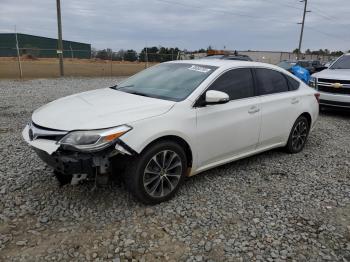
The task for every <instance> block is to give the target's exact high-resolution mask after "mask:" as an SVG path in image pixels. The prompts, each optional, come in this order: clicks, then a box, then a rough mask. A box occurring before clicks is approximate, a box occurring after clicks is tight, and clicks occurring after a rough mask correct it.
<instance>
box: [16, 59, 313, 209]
mask: <svg viewBox="0 0 350 262" xmlns="http://www.w3.org/2000/svg"><path fill="white" fill-rule="evenodd" d="M318 99H319V94H318V93H317V92H316V91H315V90H314V89H312V88H310V87H308V86H307V85H306V84H304V83H303V82H301V81H299V80H298V79H297V78H296V77H294V76H293V75H292V74H290V73H288V72H287V71H285V70H283V69H281V68H279V67H276V66H273V65H269V64H263V63H255V62H244V61H227V60H203V59H202V60H197V61H193V60H189V61H176V62H168V63H162V64H159V65H157V66H153V67H151V68H149V69H147V70H144V71H142V72H140V73H138V74H136V75H134V76H132V77H131V78H129V79H127V80H125V81H124V82H122V83H120V84H118V85H116V86H113V87H110V88H104V89H97V90H94V91H89V92H84V93H80V94H75V95H71V96H68V97H65V98H61V99H58V100H56V101H53V102H51V103H49V104H47V105H44V106H42V107H41V108H39V109H37V110H36V111H35V112H34V113H33V115H32V119H31V121H30V123H29V124H28V125H27V126H26V127H25V129H24V130H23V137H24V139H25V140H26V141H27V143H28V144H29V145H30V146H31V147H32V148H34V150H35V151H36V152H37V154H38V155H39V156H40V158H41V159H42V160H44V161H45V162H46V163H47V164H48V165H50V166H52V167H53V168H54V172H55V174H56V177H57V178H58V180H59V181H60V182H61V183H62V184H64V183H72V184H77V183H78V182H80V181H81V180H85V179H93V180H95V181H96V182H97V183H102V182H106V181H108V178H109V177H113V176H112V175H114V176H120V177H122V178H123V180H124V181H125V184H126V186H127V188H128V189H129V190H130V191H131V193H132V194H133V195H134V196H135V197H136V198H137V199H138V200H139V201H141V202H143V203H146V204H156V203H159V202H162V201H165V200H168V199H170V198H171V197H172V196H173V195H174V194H175V193H176V191H177V190H178V189H179V186H180V185H181V183H182V182H183V180H184V178H185V177H186V176H191V175H195V174H198V173H200V172H202V171H205V170H208V169H210V168H213V167H216V166H219V165H222V164H225V163H228V162H231V161H234V160H237V159H241V158H244V157H247V156H251V155H254V154H258V153H260V152H263V151H266V150H270V149H272V148H277V147H285V148H286V150H287V152H290V153H298V152H300V151H301V150H302V149H303V147H304V145H305V143H306V140H307V137H308V134H309V132H310V130H311V129H312V128H313V127H314V125H315V122H316V120H317V117H318V108H319V105H318Z"/></svg>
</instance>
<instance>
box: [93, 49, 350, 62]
mask: <svg viewBox="0 0 350 262" xmlns="http://www.w3.org/2000/svg"><path fill="white" fill-rule="evenodd" d="M209 50H213V48H212V47H211V46H209V47H207V48H206V49H204V48H201V49H198V50H193V51H188V50H186V49H185V50H180V49H179V48H177V47H175V48H173V47H162V46H160V47H156V46H153V47H144V48H143V49H142V50H141V52H139V53H138V52H137V51H135V50H134V49H120V50H118V51H113V50H112V49H110V48H107V49H102V50H97V49H95V48H93V49H92V50H91V57H92V58H98V59H102V60H113V61H130V62H135V61H139V62H166V61H172V60H177V59H179V57H178V56H179V54H180V53H186V54H195V53H206V52H207V51H209ZM248 51H249V50H248ZM349 52H350V50H349ZM293 53H298V49H294V50H293ZM146 54H147V55H146ZM305 54H307V55H318V56H323V55H331V56H341V55H342V54H344V53H343V52H342V51H330V50H328V49H327V48H326V49H319V50H314V51H311V50H310V49H307V50H306V51H305Z"/></svg>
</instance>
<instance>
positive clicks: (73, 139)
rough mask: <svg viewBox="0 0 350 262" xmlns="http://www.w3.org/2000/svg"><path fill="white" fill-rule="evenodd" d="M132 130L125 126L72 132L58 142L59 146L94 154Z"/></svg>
mask: <svg viewBox="0 0 350 262" xmlns="http://www.w3.org/2000/svg"><path fill="white" fill-rule="evenodd" d="M130 130H131V127H130V126H127V125H123V126H117V127H113V128H107V129H99V130H86V131H84V130H81V131H72V132H69V133H68V134H67V135H65V136H64V137H63V138H62V139H61V140H60V141H58V144H60V145H63V146H68V147H73V148H74V149H77V150H79V151H85V152H93V151H98V150H101V149H104V148H106V147H107V146H109V145H110V144H112V143H113V142H114V141H116V140H117V139H118V138H119V137H121V136H122V135H124V134H125V133H126V132H128V131H130Z"/></svg>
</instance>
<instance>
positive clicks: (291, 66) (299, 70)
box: [277, 60, 310, 84]
mask: <svg viewBox="0 0 350 262" xmlns="http://www.w3.org/2000/svg"><path fill="white" fill-rule="evenodd" d="M277 66H279V67H281V68H283V69H285V70H287V71H289V72H291V73H292V74H293V75H295V76H296V77H298V78H299V79H301V80H302V81H303V82H305V83H306V84H308V83H309V80H310V72H309V70H307V69H306V68H304V67H302V66H300V65H298V62H297V61H293V60H284V61H282V62H280V63H278V64H277Z"/></svg>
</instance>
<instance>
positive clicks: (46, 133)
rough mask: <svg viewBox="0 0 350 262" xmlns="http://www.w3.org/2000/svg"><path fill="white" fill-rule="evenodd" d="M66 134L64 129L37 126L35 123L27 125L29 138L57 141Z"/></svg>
mask: <svg viewBox="0 0 350 262" xmlns="http://www.w3.org/2000/svg"><path fill="white" fill-rule="evenodd" d="M66 134H67V132H66V131H61V130H56V129H51V128H46V127H42V126H39V125H37V124H35V123H33V122H32V123H30V125H29V138H30V139H31V140H33V139H47V140H54V141H58V140H61V139H62V138H63V137H64V136H65V135H66Z"/></svg>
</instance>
